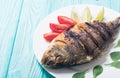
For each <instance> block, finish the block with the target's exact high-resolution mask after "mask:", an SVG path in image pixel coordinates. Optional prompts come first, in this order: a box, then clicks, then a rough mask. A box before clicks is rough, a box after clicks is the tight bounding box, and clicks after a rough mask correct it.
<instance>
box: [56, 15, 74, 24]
mask: <svg viewBox="0 0 120 78" xmlns="http://www.w3.org/2000/svg"><path fill="white" fill-rule="evenodd" d="M57 19H58V22H59V23H60V24H69V25H75V24H76V22H75V21H74V20H73V19H71V18H69V17H66V16H58V18H57Z"/></svg>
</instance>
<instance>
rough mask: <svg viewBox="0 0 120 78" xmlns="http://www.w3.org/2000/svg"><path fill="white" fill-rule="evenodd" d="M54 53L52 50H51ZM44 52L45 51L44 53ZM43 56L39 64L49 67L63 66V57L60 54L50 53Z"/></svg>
mask: <svg viewBox="0 0 120 78" xmlns="http://www.w3.org/2000/svg"><path fill="white" fill-rule="evenodd" d="M51 53H54V52H51ZM45 54H46V53H45ZM45 54H44V56H43V58H42V60H41V64H42V65H44V66H45V67H50V68H61V67H63V58H62V56H61V55H57V56H53V55H51V54H49V55H45Z"/></svg>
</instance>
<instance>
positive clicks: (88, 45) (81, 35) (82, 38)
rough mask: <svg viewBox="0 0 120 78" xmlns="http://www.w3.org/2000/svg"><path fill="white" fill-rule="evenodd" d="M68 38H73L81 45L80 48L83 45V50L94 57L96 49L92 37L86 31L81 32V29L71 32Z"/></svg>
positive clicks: (68, 33)
mask: <svg viewBox="0 0 120 78" xmlns="http://www.w3.org/2000/svg"><path fill="white" fill-rule="evenodd" d="M66 34H67V35H68V37H70V38H73V39H74V41H75V42H76V43H79V42H81V43H79V46H81V44H82V48H83V49H84V52H86V54H87V55H92V54H93V51H94V48H96V46H95V44H94V43H93V41H92V40H91V37H90V35H88V34H87V33H86V32H85V30H84V29H83V30H80V29H79V28H77V29H76V31H75V30H69V31H67V32H66Z"/></svg>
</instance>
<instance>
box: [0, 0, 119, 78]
mask: <svg viewBox="0 0 120 78" xmlns="http://www.w3.org/2000/svg"><path fill="white" fill-rule="evenodd" d="M75 4H94V5H102V6H105V7H108V8H111V9H113V10H115V11H117V12H120V0H0V78H53V77H52V76H51V75H50V74H49V73H47V72H46V71H45V70H44V69H43V68H42V67H41V65H40V64H39V62H38V61H37V59H36V57H35V55H34V52H33V46H32V40H33V33H34V31H35V29H36V27H37V26H38V23H39V22H40V21H41V20H42V19H43V18H45V17H46V16H47V15H48V14H50V13H52V12H53V11H55V10H57V9H59V8H62V7H65V6H69V5H75Z"/></svg>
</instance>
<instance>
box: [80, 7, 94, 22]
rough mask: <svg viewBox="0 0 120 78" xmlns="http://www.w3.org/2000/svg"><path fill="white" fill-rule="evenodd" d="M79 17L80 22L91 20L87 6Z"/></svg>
mask: <svg viewBox="0 0 120 78" xmlns="http://www.w3.org/2000/svg"><path fill="white" fill-rule="evenodd" d="M81 19H82V22H90V21H91V19H92V15H91V12H90V9H89V8H88V7H85V9H84V10H83V13H82V17H81Z"/></svg>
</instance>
